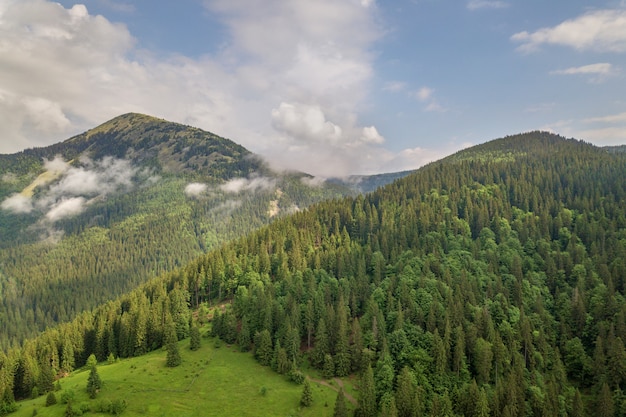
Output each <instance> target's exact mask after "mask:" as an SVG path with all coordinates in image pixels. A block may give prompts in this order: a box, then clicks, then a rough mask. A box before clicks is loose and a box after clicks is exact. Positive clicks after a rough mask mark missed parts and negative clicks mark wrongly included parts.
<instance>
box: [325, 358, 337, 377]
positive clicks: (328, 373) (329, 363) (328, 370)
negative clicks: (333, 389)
mask: <svg viewBox="0 0 626 417" xmlns="http://www.w3.org/2000/svg"><path fill="white" fill-rule="evenodd" d="M322 375H323V376H324V378H326V379H331V378H332V377H333V376H335V361H333V357H332V356H330V354H328V353H327V354H326V355H325V356H324V368H323V369H322Z"/></svg>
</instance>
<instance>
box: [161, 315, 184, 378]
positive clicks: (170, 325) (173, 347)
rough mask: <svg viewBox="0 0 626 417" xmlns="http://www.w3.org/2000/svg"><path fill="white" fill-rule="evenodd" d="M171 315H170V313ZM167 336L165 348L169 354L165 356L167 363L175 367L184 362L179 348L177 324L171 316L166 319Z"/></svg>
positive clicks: (168, 365)
mask: <svg viewBox="0 0 626 417" xmlns="http://www.w3.org/2000/svg"><path fill="white" fill-rule="evenodd" d="M168 317H169V315H168ZM165 331H166V337H165V349H166V350H167V355H166V357H165V365H166V366H167V367H170V368H174V367H176V366H178V365H180V364H181V363H182V361H183V360H182V358H181V356H180V351H179V350H178V336H177V333H176V325H175V324H174V321H173V320H172V319H171V318H170V319H169V320H166V330H165Z"/></svg>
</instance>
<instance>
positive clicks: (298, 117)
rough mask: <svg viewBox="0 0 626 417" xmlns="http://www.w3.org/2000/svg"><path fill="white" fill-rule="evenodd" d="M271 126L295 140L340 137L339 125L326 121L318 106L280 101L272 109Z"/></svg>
mask: <svg viewBox="0 0 626 417" xmlns="http://www.w3.org/2000/svg"><path fill="white" fill-rule="evenodd" d="M272 126H274V128H275V129H276V130H278V131H281V132H284V133H286V134H288V135H289V136H291V137H292V138H294V139H296V140H304V141H309V140H311V141H321V142H336V141H338V140H340V139H341V134H342V131H341V127H339V126H337V125H336V124H334V123H332V122H330V121H327V120H326V116H325V115H324V112H323V111H322V109H321V108H320V107H319V106H309V105H306V104H290V103H280V106H279V107H278V108H277V109H273V110H272Z"/></svg>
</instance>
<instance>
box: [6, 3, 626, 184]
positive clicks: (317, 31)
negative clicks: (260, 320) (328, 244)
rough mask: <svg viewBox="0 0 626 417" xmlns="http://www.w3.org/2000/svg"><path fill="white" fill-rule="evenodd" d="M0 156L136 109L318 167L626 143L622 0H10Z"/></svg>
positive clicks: (366, 169) (286, 163)
mask: <svg viewBox="0 0 626 417" xmlns="http://www.w3.org/2000/svg"><path fill="white" fill-rule="evenodd" d="M0 51H1V53H0V152H2V153H10V152H16V151H18V150H21V149H24V148H26V147H32V146H42V145H46V144H50V143H55V142H58V141H61V140H63V139H66V138H68V137H70V136H71V135H73V134H76V133H80V132H82V131H84V130H86V129H89V128H91V127H94V126H96V125H98V124H100V123H102V122H104V121H106V120H108V119H110V118H112V117H115V116H117V115H119V114H122V113H125V112H129V111H136V112H142V113H147V114H151V115H154V116H157V117H162V118H165V119H168V120H172V121H176V122H181V123H185V124H190V125H193V126H197V127H200V128H203V129H206V130H209V131H212V132H214V133H216V134H219V135H221V136H225V137H228V138H230V139H232V140H234V141H236V142H238V143H241V144H242V145H244V146H246V147H247V148H248V149H250V150H252V151H254V152H257V153H259V154H261V155H263V156H265V157H266V158H267V159H268V160H269V161H270V162H271V163H272V164H273V165H274V166H276V167H277V168H286V169H298V170H304V171H307V172H310V173H313V174H316V175H320V176H331V175H345V174H352V173H377V172H385V171H398V170H404V169H411V168H416V167H419V166H421V165H423V164H424V163H426V162H429V161H432V160H434V159H438V158H440V157H442V156H445V155H448V154H450V153H452V152H455V151H457V150H459V149H461V148H462V147H466V146H469V145H473V144H478V143H481V142H485V141H487V140H490V139H494V138H498V137H502V136H505V135H509V134H515V133H520V132H525V131H530V130H536V129H540V130H549V131H553V132H555V133H559V134H561V135H563V136H566V137H575V138H578V139H583V140H586V141H589V142H592V143H595V144H598V145H616V144H624V143H626V82H625V79H624V74H625V71H626V59H625V56H626V2H624V1H617V0H609V1H602V0H601V1H596V2H593V3H592V4H591V2H588V1H587V2H585V1H577V0H568V1H565V0H559V1H550V2H546V1H545V0H541V1H540V0H526V1H508V0H499V1H496V0H456V1H442V0H394V1H383V0H378V1H376V0H316V1H310V0H179V1H175V2H174V1H148V0H140V1H125V0H84V1H83V2H75V1H68V0H62V1H60V2H59V3H54V2H49V1H46V0H0Z"/></svg>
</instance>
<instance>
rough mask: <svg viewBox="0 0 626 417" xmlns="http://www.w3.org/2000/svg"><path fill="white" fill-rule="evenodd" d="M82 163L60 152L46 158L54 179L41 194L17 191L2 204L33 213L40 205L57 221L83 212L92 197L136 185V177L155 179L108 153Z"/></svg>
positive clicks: (49, 175)
mask: <svg viewBox="0 0 626 417" xmlns="http://www.w3.org/2000/svg"><path fill="white" fill-rule="evenodd" d="M81 163H82V164H83V165H82V166H80V167H74V166H71V165H69V164H68V163H67V162H65V161H64V160H63V159H62V158H61V157H59V156H57V157H55V158H54V159H53V160H50V161H48V160H44V168H45V169H46V173H47V175H48V178H50V180H51V181H54V182H53V183H52V184H51V185H50V186H49V187H48V188H47V189H44V191H42V193H41V194H40V195H38V196H37V197H32V198H30V197H25V196H22V195H20V194H14V195H12V196H11V197H9V198H7V199H5V200H4V201H3V202H2V203H1V204H0V208H2V209H4V210H8V211H11V212H13V213H30V212H31V211H33V209H35V208H37V210H38V211H41V212H42V213H45V217H46V219H48V220H49V221H52V222H54V221H56V220H58V219H61V218H64V217H68V216H72V215H76V214H79V213H82V212H83V211H84V209H85V205H86V204H87V203H88V201H91V200H93V199H95V198H101V197H105V196H107V195H109V194H111V193H114V192H118V191H122V190H128V189H130V188H132V187H133V179H134V178H138V179H140V180H145V181H152V180H153V179H154V177H151V176H150V172H149V171H142V172H140V171H139V170H138V169H137V168H134V167H132V166H131V164H130V162H129V161H126V160H123V159H116V158H112V157H105V158H103V159H102V160H99V161H95V162H94V161H92V160H90V159H89V158H82V159H81ZM42 184H45V182H44V183H42ZM88 199H89V200H88Z"/></svg>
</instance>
